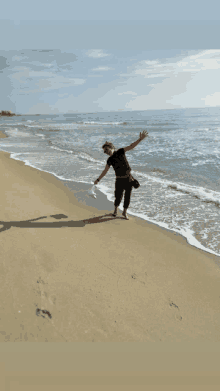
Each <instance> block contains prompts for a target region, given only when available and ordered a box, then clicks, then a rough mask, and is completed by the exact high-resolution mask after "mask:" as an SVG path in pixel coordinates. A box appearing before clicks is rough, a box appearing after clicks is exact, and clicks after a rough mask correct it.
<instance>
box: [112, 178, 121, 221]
mask: <svg viewBox="0 0 220 391" xmlns="http://www.w3.org/2000/svg"><path fill="white" fill-rule="evenodd" d="M123 191H124V186H123V181H122V180H119V179H116V181H115V202H114V206H115V210H114V212H113V216H116V215H117V208H118V206H119V205H120V203H121V200H122V197H123Z"/></svg>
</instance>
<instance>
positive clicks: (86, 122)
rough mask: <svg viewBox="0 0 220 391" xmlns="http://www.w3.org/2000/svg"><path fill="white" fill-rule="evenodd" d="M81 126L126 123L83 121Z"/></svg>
mask: <svg viewBox="0 0 220 391" xmlns="http://www.w3.org/2000/svg"><path fill="white" fill-rule="evenodd" d="M81 124H85V125H127V124H128V123H127V122H125V121H124V122H100V121H98V122H97V121H85V122H81Z"/></svg>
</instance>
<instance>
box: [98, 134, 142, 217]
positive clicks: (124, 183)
mask: <svg viewBox="0 0 220 391" xmlns="http://www.w3.org/2000/svg"><path fill="white" fill-rule="evenodd" d="M147 136H148V133H147V131H146V130H144V131H143V132H142V133H140V137H139V139H138V140H137V141H135V142H134V143H132V144H131V145H129V146H128V147H125V148H120V149H118V150H116V149H115V147H114V145H113V144H112V143H110V142H108V141H106V142H105V144H104V145H103V146H102V148H103V151H104V153H106V154H107V155H109V158H108V160H107V164H106V166H105V169H104V170H103V172H102V173H101V175H100V176H99V178H98V179H96V181H95V182H94V185H97V183H98V182H99V181H100V180H101V179H102V178H103V177H104V176H105V175H106V174H107V172H108V170H109V168H110V167H111V166H112V167H113V169H114V170H115V175H116V181H115V202H114V206H115V210H114V212H113V214H112V216H114V217H116V216H117V209H118V206H119V205H120V203H121V200H122V197H123V192H124V191H125V195H124V210H123V212H122V216H124V218H125V219H126V220H128V216H127V209H128V207H129V204H130V198H131V190H132V176H131V174H130V172H131V168H130V166H129V163H128V161H127V158H126V156H125V152H128V151H130V150H131V149H133V148H135V147H136V145H138V144H139V143H140V141H142V140H143V139H144V138H145V137H147Z"/></svg>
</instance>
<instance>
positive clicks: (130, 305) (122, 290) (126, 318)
mask: <svg viewBox="0 0 220 391" xmlns="http://www.w3.org/2000/svg"><path fill="white" fill-rule="evenodd" d="M0 175H1V183H2V189H4V191H2V192H1V194H0V204H1V219H0V220H1V222H0V234H1V235H2V237H1V238H2V241H1V244H0V252H1V263H0V267H1V274H2V277H3V284H2V286H1V293H0V295H1V296H0V298H1V302H2V306H1V314H0V317H1V319H2V326H1V330H2V331H1V334H0V341H1V342H3V341H5V342H8V341H11V342H15V341H20V342H21V341H29V342H33V341H34V342H45V341H47V342H62V341H66V342H77V341H78V342H160V341H164V342H165V341H167V342H177V341H186V342H187V341H188V342H189V341H192V340H193V341H195V339H196V340H197V341H198V340H201V341H205V340H207V341H216V342H217V341H219V340H220V334H219V325H220V314H219V297H220V290H219V282H220V271H219V269H218V268H217V266H216V265H215V263H214V262H213V260H214V258H215V257H214V256H212V255H211V254H208V253H205V252H203V251H202V250H199V249H197V248H194V247H192V246H191V245H189V244H188V243H187V242H186V239H184V238H182V237H181V236H180V235H178V236H177V235H175V234H174V233H170V232H168V231H167V230H165V229H162V228H160V227H157V226H156V225H154V224H148V223H147V222H146V221H145V220H142V219H139V218H135V217H133V218H132V219H131V220H129V221H126V220H124V219H121V218H120V217H118V218H116V219H114V218H112V217H111V216H110V214H109V211H108V210H98V209H97V208H95V207H92V206H87V205H86V204H83V203H80V202H79V201H77V199H76V197H75V196H74V194H73V192H72V191H70V190H69V189H68V188H67V187H66V186H65V185H64V184H62V183H61V181H59V180H57V179H56V178H55V177H54V176H53V175H51V174H48V173H44V172H41V171H39V170H37V169H34V168H32V167H30V166H25V164H24V163H23V162H20V161H15V160H13V159H11V158H10V154H9V153H6V152H0ZM11 243H13V246H11Z"/></svg>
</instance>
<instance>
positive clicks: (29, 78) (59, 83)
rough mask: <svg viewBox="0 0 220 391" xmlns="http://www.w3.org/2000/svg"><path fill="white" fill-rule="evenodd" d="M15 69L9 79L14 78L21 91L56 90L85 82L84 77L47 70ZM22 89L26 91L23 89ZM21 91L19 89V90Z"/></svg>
mask: <svg viewBox="0 0 220 391" xmlns="http://www.w3.org/2000/svg"><path fill="white" fill-rule="evenodd" d="M14 70H15V71H16V72H15V73H13V74H12V75H11V79H15V80H16V81H17V82H18V83H19V86H20V85H23V84H25V85H26V87H25V86H23V87H21V89H22V93H28V94H29V93H36V92H41V91H50V90H58V89H61V88H65V87H75V86H79V85H82V84H84V83H85V82H86V80H85V79H81V78H73V77H64V76H62V75H57V74H56V73H53V72H48V71H32V70H31V69H29V68H26V67H16V68H14ZM36 85H37V86H38V88H37V89H31V86H36ZM24 89H25V90H26V91H24ZM20 92H21V91H20Z"/></svg>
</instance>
